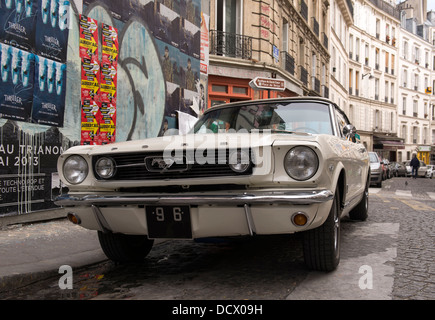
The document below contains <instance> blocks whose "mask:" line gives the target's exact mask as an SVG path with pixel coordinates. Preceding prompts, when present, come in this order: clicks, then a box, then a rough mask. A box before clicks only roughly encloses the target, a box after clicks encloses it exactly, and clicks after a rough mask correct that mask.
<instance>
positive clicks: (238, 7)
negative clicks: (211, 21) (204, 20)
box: [215, 0, 243, 56]
mask: <svg viewBox="0 0 435 320" xmlns="http://www.w3.org/2000/svg"><path fill="white" fill-rule="evenodd" d="M242 1H243V0H217V7H216V22H215V23H216V29H217V31H218V37H219V39H218V43H222V46H225V48H226V50H225V53H227V54H229V55H230V56H231V55H234V54H235V50H236V37H234V34H241V33H242V25H241V22H242V3H241V2H242ZM219 31H220V32H219Z"/></svg>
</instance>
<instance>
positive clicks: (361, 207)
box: [349, 180, 370, 221]
mask: <svg viewBox="0 0 435 320" xmlns="http://www.w3.org/2000/svg"><path fill="white" fill-rule="evenodd" d="M369 181H370V180H367V183H366V187H365V188H364V193H363V197H362V199H361V201H360V202H359V203H358V204H357V205H356V207H355V208H353V209H352V210H351V211H350V212H349V218H351V219H352V220H360V221H365V220H366V219H367V217H368V211H369Z"/></svg>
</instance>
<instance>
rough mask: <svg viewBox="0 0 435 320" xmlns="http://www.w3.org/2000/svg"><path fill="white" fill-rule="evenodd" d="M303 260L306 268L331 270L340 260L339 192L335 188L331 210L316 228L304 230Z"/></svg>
mask: <svg viewBox="0 0 435 320" xmlns="http://www.w3.org/2000/svg"><path fill="white" fill-rule="evenodd" d="M303 247H304V260H305V264H306V265H307V267H308V268H310V269H312V270H318V271H333V270H335V269H336V268H337V266H338V263H339V262H340V194H339V190H338V187H337V189H336V190H335V195H334V200H333V203H332V207H331V211H330V212H329V215H328V218H327V219H326V221H325V222H324V223H323V224H322V225H321V226H320V227H318V228H316V229H312V230H308V231H306V232H304V246H303Z"/></svg>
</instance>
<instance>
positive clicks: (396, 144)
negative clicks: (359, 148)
mask: <svg viewBox="0 0 435 320" xmlns="http://www.w3.org/2000/svg"><path fill="white" fill-rule="evenodd" d="M402 149H405V144H404V142H403V139H402V138H399V137H396V136H390V135H374V136H373V151H374V152H376V153H377V154H378V155H379V156H381V157H382V158H383V159H388V160H389V161H400V159H397V151H398V150H402Z"/></svg>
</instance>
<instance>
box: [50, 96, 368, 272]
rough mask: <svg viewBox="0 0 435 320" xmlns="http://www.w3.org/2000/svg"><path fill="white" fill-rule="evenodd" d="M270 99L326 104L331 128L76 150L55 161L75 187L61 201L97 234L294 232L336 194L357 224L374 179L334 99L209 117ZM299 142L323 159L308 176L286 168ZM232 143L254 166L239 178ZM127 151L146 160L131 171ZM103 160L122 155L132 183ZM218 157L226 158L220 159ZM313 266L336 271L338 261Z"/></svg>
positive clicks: (307, 226) (316, 221) (312, 223)
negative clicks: (101, 173) (232, 165)
mask: <svg viewBox="0 0 435 320" xmlns="http://www.w3.org/2000/svg"><path fill="white" fill-rule="evenodd" d="M271 103H275V104H285V103H293V105H294V104H298V103H300V104H301V103H304V104H307V105H308V104H315V105H317V104H319V105H322V108H324V106H326V108H325V110H326V109H327V110H329V112H330V115H331V119H332V120H331V126H332V127H331V130H333V134H315V133H304V132H292V133H288V132H287V131H285V130H282V132H281V130H277V131H276V132H275V131H273V130H272V131H268V132H265V131H262V132H257V131H256V132H254V131H252V132H246V131H243V130H238V131H234V132H232V133H225V132H220V133H218V134H215V133H196V134H188V135H184V136H164V137H157V138H151V139H146V140H141V141H128V142H119V143H114V144H110V145H104V146H77V147H72V148H70V149H68V150H67V151H66V152H64V153H63V154H62V155H61V156H60V158H59V161H58V171H59V175H60V178H61V179H62V181H63V182H64V183H65V184H66V185H67V186H68V188H69V192H68V194H66V195H61V196H60V197H59V198H58V199H57V200H56V203H57V204H58V205H61V206H65V207H67V210H68V211H69V212H71V213H72V214H73V215H74V217H76V220H75V221H76V223H79V224H80V225H81V226H83V227H85V228H88V229H92V230H98V231H99V232H100V234H101V233H110V234H125V235H144V236H146V237H148V238H150V239H157V238H170V239H174V238H188V239H195V238H204V237H228V236H243V235H271V234H291V233H294V232H301V231H307V230H313V229H317V228H319V227H321V226H322V225H323V224H324V223H325V221H326V220H327V218H328V216H329V215H330V212H331V210H332V209H331V208H332V207H333V203H335V202H334V199H339V204H338V206H339V207H338V208H339V209H338V210H337V211H338V216H339V218H341V217H342V216H344V215H346V214H349V212H352V209H354V210H356V209H355V208H356V207H357V206H358V205H359V206H360V207H361V206H362V207H363V209H362V211H363V213H362V215H363V216H362V217H361V219H360V220H364V219H365V217H366V214H367V206H368V200H367V197H368V184H369V183H370V172H369V171H370V166H369V160H368V153H367V151H366V149H365V148H364V146H363V145H362V144H360V143H355V142H352V141H350V139H349V137H345V136H344V134H343V132H342V128H343V127H344V126H345V125H347V124H348V123H346V122H348V120H347V117H346V116H345V115H344V113H342V112H341V110H339V108H338V107H337V106H336V105H335V104H333V103H331V102H330V101H328V100H325V99H321V98H285V99H269V100H258V101H246V102H243V103H232V104H227V105H222V106H218V107H214V108H211V109H209V110H207V111H206V113H205V115H204V116H205V117H206V116H207V115H209V116H210V114H211V115H213V113H212V112H215V113H218V111H219V110H223V109H225V108H248V109H249V108H250V109H249V110H251V111H252V110H253V108H255V107H256V105H264V106H266V107H264V108H269V104H271ZM213 110H214V111H213ZM225 110H232V109H225ZM273 110H275V111H277V110H278V109H273ZM280 110H283V109H280ZM284 110H285V109H284ZM240 112H242V111H240ZM251 114H252V112H251ZM281 115H282V114H281ZM275 116H276V115H275ZM239 118H240V115H239ZM238 121H239V120H238ZM327 121H329V120H327ZM204 125H205V123H204ZM348 129H349V127H348V128H347V130H348ZM348 131H349V130H348ZM349 136H350V135H349ZM298 146H303V147H308V148H309V149H310V150H311V151H314V154H315V155H316V156H317V159H318V168H317V170H316V171H315V173H314V174H313V175H312V176H311V177H309V178H308V179H306V180H304V181H298V180H296V179H292V178H291V177H290V176H289V174H288V173H287V170H288V169H287V170H286V169H285V168H284V162H285V161H286V160H285V158H286V156H287V155H288V153H289V151H290V150H292V148H294V147H298ZM228 148H233V150H235V149H237V150H249V152H248V151H247V153H249V154H250V160H249V161H250V162H249V166H251V168H250V169H249V170H250V171H248V172H247V173H242V174H238V173H237V174H234V172H232V171H231V170H229V169H228V163H229V162H230V161H229V160H228V161H227V162H225V159H226V158H227V159H228V157H231V155H232V153H231V152H233V151H231V150H230V149H228ZM204 150H207V152H210V155H209V154H208V153H207V154H205V153H204ZM293 150H295V152H296V151H299V152H301V153H298V154H297V155H299V156H300V155H301V154H305V153H302V152H306V151H307V150H306V149H304V148H301V149H293ZM238 152H239V153H238V154H239V156H240V157H241V156H243V154H242V155H241V153H240V151H238ZM121 154H123V157H125V158H132V159H135V161H139V163H140V162H141V161H142V165H140V164H139V165H138V164H135V165H134V166H133V167H132V168H129V165H128V163H127V162H128V161H133V160H131V159H129V160H128V161H127V160H125V161H127V162H126V163H124V164H123V165H120V163H121V161H124V160H122V159H123V157H121V156H120V155H121ZM165 154H166V156H167V155H170V156H171V157H173V158H172V160H171V161H167V160H164V158H165V156H164V155H165ZM189 154H190V155H191V157H190V158H189V157H188V155H189ZM72 155H79V156H80V157H82V159H84V161H86V163H87V166H88V168H89V172H88V173H87V176H86V178H85V179H84V180H83V181H82V182H81V183H78V184H72V183H70V182H68V178H66V177H65V175H64V163H65V161H66V160H67V159H68V158H69V157H70V156H72ZM310 155H312V156H313V158H315V157H314V155H313V154H312V153H310ZM99 157H100V158H101V157H103V158H104V161H106V160H107V158H110V159H112V160H113V159H115V160H114V161H115V162H116V163H117V166H118V167H119V168H118V171H117V173H116V174H118V173H119V172H121V171H122V170H126V172H127V171H128V172H129V174H130V176H129V177H128V179H123V178H121V179H118V178H116V179H101V178H99V177H98V176H97V175H96V171H95V169H93V168H94V167H95V164H96V161H97V159H99ZM295 157H296V156H295ZM187 158H189V159H192V158H194V159H195V160H194V161H192V162H191V164H190V165H185V164H180V165H178V164H177V161H180V163H181V159H184V161H185V162H186V163H187V162H188V161H186V159H187ZM219 159H223V162H222V163H223V164H222V165H221V164H220V162H219V161H220V160H219ZM292 159H293V158H292ZM295 159H297V160H298V161H301V165H303V164H304V161H306V160H305V159H299V158H295ZM208 160H209V161H208ZM104 161H102V162H104ZM213 161H214V163H213ZM240 162H242V161H241V160H240ZM254 162H255V163H254ZM104 163H105V162H104ZM210 163H213V164H211V165H210ZM216 163H217V164H216ZM130 165H131V164H130ZM237 165H239V164H237ZM177 166H178V167H177ZM103 170H105V169H104V168H103ZM307 172H308V171H307ZM119 174H120V173H119ZM140 177H142V178H140ZM336 193H339V195H336ZM147 210H148V213H146V211H147ZM358 210H359V211H361V209H358ZM295 216H296V217H297V219H299V218H302V220H304V217H305V218H306V221H303V222H302V223H303V224H302V223H301V224H302V225H300V224H298V222H295V221H294V220H295ZM357 219H358V217H357ZM151 220H152V221H151ZM182 220H183V221H184V223H185V225H184V226H181V225H180V226H181V227H180V228H179V229H180V230H177V231H174V230H175V227H174V230H173V229H171V228H172V227H171V226H173V225H175V224H176V223H177V222H180V223H181V222H182ZM160 222H161V223H160ZM335 223H336V224H337V225H338V224H339V222H337V221H336V222H335ZM169 224H170V225H169ZM150 226H152V228H150ZM160 226H162V227H161V228H160ZM152 229H153V230H152ZM157 229H159V230H157ZM186 230H187V231H186ZM336 231H337V230H336ZM338 231H339V228H338ZM334 241H335V242H337V241H338V240H337V239H335V240H334ZM335 245H336V246H337V243H336V244H335ZM314 268H315V269H319V270H331V269H333V268H335V266H333V267H314Z"/></svg>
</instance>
